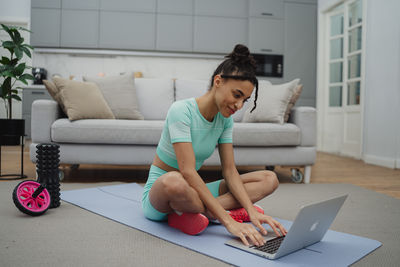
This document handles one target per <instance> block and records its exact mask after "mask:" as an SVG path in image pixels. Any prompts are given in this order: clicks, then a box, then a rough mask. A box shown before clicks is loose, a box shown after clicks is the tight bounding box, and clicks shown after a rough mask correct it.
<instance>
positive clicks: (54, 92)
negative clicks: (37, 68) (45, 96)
mask: <svg viewBox="0 0 400 267" xmlns="http://www.w3.org/2000/svg"><path fill="white" fill-rule="evenodd" d="M43 84H44V86H45V87H46V89H47V91H48V92H49V94H50V95H51V97H52V98H53V99H54V100H55V101H57V103H58V105H59V106H60V107H61V109H62V111H63V112H64V113H65V114H67V111H66V109H65V106H64V103H63V102H62V100H61V94H60V91H59V90H58V88H57V86H56V85H55V84H54V83H53V82H52V81H48V80H43Z"/></svg>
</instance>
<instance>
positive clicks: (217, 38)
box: [193, 16, 248, 54]
mask: <svg viewBox="0 0 400 267" xmlns="http://www.w3.org/2000/svg"><path fill="white" fill-rule="evenodd" d="M247 25H248V23H247V19H238V18H224V17H207V16H196V17H195V19H194V46H193V50H194V51H195V52H208V53H223V54H226V53H229V52H231V51H232V49H233V47H234V46H235V45H236V44H245V45H247V28H248V26H247Z"/></svg>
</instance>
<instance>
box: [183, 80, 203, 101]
mask: <svg viewBox="0 0 400 267" xmlns="http://www.w3.org/2000/svg"><path fill="white" fill-rule="evenodd" d="M209 86H210V85H209V81H207V80H183V79H177V80H175V90H176V100H177V101H178V100H182V99H187V98H191V97H199V96H202V95H204V94H205V93H206V92H207V91H208V88H209Z"/></svg>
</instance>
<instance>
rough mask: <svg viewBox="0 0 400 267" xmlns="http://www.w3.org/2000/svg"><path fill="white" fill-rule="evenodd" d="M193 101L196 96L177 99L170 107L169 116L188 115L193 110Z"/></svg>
mask: <svg viewBox="0 0 400 267" xmlns="http://www.w3.org/2000/svg"><path fill="white" fill-rule="evenodd" d="M193 101H195V100H194V98H188V99H182V100H178V101H175V102H174V103H172V105H171V107H170V108H169V111H168V115H167V117H171V116H172V117H177V118H180V117H182V116H184V117H188V116H190V114H191V113H192V110H193V106H194V105H193Z"/></svg>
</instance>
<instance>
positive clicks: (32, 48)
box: [22, 44, 35, 50]
mask: <svg viewBox="0 0 400 267" xmlns="http://www.w3.org/2000/svg"><path fill="white" fill-rule="evenodd" d="M22 46H24V47H28V48H30V49H31V50H34V49H35V48H34V47H33V46H30V45H28V44H23V45H22Z"/></svg>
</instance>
